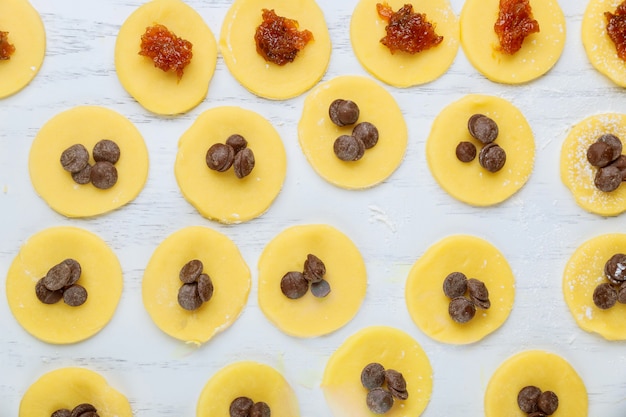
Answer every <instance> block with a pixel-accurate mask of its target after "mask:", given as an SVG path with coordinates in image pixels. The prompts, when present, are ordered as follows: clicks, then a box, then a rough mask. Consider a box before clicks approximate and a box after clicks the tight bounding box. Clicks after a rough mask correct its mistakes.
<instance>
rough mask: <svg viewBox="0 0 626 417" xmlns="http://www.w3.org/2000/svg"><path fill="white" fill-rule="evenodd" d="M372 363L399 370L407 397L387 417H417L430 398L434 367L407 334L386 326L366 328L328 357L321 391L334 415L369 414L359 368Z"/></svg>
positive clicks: (386, 414)
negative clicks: (404, 383)
mask: <svg viewBox="0 0 626 417" xmlns="http://www.w3.org/2000/svg"><path fill="white" fill-rule="evenodd" d="M372 362H378V363H380V364H381V365H383V366H384V367H385V369H395V370H396V371H398V372H400V373H402V376H404V379H405V380H406V387H407V391H408V393H409V397H408V399H406V400H404V401H399V400H396V401H395V404H394V406H393V407H392V408H391V409H390V410H389V411H388V412H386V413H385V416H386V417H409V416H410V417H418V416H419V415H420V414H422V412H423V411H424V409H425V408H426V406H427V405H428V402H429V401H430V396H431V393H432V389H433V370H432V367H431V366H430V361H429V360H428V356H426V353H425V352H424V350H423V349H422V347H421V346H420V345H419V344H418V343H417V342H416V341H415V340H413V338H412V337H411V336H409V335H408V334H407V333H405V332H403V331H401V330H398V329H394V328H392V327H385V326H372V327H366V328H364V329H362V330H360V331H358V332H357V333H355V334H354V335H352V336H350V337H349V338H348V339H347V340H346V341H345V342H344V343H343V344H342V345H341V346H340V347H339V348H338V349H337V350H336V351H335V352H334V353H333V355H332V356H331V357H330V359H329V360H328V363H327V364H326V369H325V371H324V377H323V379H322V390H323V392H324V397H325V398H326V402H327V403H328V405H329V407H330V409H331V411H332V413H333V415H334V416H336V417H340V416H353V417H370V416H372V415H374V414H372V412H371V411H370V410H369V409H368V408H367V404H366V402H365V398H366V396H367V390H366V389H365V388H364V387H363V385H362V384H361V371H362V370H363V368H364V367H365V366H366V365H368V364H369V363H372Z"/></svg>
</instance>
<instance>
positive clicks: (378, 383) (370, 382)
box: [361, 362, 385, 390]
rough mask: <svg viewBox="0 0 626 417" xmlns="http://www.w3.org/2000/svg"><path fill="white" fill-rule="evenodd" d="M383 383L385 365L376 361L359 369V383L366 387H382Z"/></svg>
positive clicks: (369, 388)
mask: <svg viewBox="0 0 626 417" xmlns="http://www.w3.org/2000/svg"><path fill="white" fill-rule="evenodd" d="M384 383H385V367H384V366H382V365H381V364H380V363H378V362H372V363H370V364H368V365H366V366H365V368H363V370H362V371H361V384H363V386H364V387H365V388H366V389H368V390H371V389H374V388H378V387H382V386H383V384H384Z"/></svg>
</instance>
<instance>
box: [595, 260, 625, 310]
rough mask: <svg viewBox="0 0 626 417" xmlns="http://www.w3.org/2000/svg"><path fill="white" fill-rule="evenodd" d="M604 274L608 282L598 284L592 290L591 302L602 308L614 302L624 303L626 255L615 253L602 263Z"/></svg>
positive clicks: (604, 308) (612, 304) (606, 307)
mask: <svg viewBox="0 0 626 417" xmlns="http://www.w3.org/2000/svg"><path fill="white" fill-rule="evenodd" d="M604 276H605V277H606V278H607V279H608V280H609V282H603V283H602V284H599V285H598V286H597V287H596V289H595V290H594V291H593V303H594V304H595V305H596V306H597V307H598V308H601V309H602V310H606V309H609V308H611V307H613V306H614V305H615V303H616V302H619V303H622V304H626V255H624V254H623V253H616V254H615V255H613V256H611V258H609V260H608V261H606V263H605V264H604Z"/></svg>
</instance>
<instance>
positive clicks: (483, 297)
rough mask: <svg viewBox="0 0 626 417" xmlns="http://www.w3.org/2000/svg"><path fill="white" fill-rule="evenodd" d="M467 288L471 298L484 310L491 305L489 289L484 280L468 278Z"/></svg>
mask: <svg viewBox="0 0 626 417" xmlns="http://www.w3.org/2000/svg"><path fill="white" fill-rule="evenodd" d="M467 289H468V291H469V297H470V300H471V301H472V302H473V303H474V304H475V305H476V306H477V307H480V308H482V309H483V310H486V309H488V308H489V307H491V302H490V301H489V291H488V290H487V286H485V283H484V282H482V281H480V280H478V279H476V278H470V279H468V280H467Z"/></svg>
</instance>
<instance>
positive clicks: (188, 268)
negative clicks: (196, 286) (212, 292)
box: [178, 259, 204, 284]
mask: <svg viewBox="0 0 626 417" xmlns="http://www.w3.org/2000/svg"><path fill="white" fill-rule="evenodd" d="M203 269H204V265H203V264H202V261H201V260H199V259H192V260H191V261H189V262H187V263H186V264H185V265H183V267H182V268H181V269H180V273H179V274H178V278H180V280H181V281H182V282H184V283H185V284H191V283H192V282H195V281H196V280H197V279H198V277H199V276H200V274H201V273H202V270H203Z"/></svg>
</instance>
